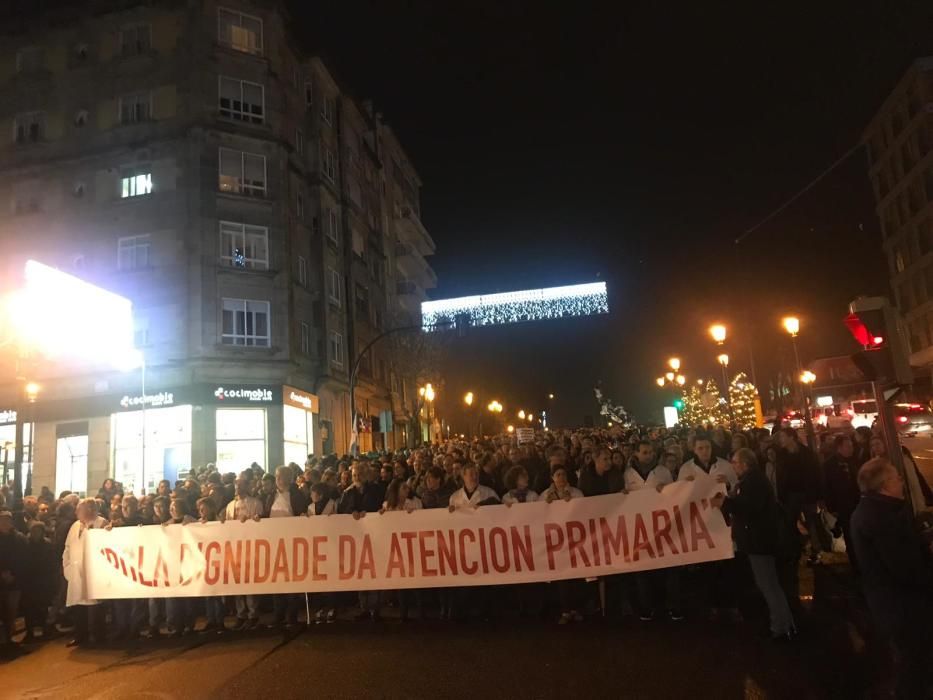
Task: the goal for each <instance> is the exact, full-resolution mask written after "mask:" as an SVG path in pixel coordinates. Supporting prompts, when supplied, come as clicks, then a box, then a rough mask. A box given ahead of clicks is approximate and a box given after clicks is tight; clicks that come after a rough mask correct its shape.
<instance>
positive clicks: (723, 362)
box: [716, 353, 735, 430]
mask: <svg viewBox="0 0 933 700" xmlns="http://www.w3.org/2000/svg"><path fill="white" fill-rule="evenodd" d="M716 360H717V361H718V362H719V366H720V367H722V390H723V393H724V394H725V395H726V405H727V406H728V407H729V422H730V423H731V425H732V429H733V430H735V413H734V412H733V410H732V397H731V396H730V395H729V377H728V376H727V375H726V367H728V366H729V356H728V355H727V354H726V353H722V354H721V355H719V356H718V357H717V358H716Z"/></svg>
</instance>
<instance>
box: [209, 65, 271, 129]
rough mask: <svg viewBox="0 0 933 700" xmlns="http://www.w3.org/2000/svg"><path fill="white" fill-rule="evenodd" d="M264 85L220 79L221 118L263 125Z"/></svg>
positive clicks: (232, 79)
mask: <svg viewBox="0 0 933 700" xmlns="http://www.w3.org/2000/svg"><path fill="white" fill-rule="evenodd" d="M264 97H265V95H264V90H263V87H262V85H259V84H257V83H249V82H246V81H245V80H236V79H235V78H225V77H223V76H221V78H220V116H222V117H227V118H228V119H237V120H239V121H242V122H249V123H250V124H262V122H263V120H264V118H265V100H264Z"/></svg>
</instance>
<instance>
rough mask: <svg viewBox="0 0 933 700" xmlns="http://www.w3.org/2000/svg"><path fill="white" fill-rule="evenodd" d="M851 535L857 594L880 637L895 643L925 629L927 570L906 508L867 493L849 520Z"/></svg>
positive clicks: (932, 582) (931, 578) (930, 575)
mask: <svg viewBox="0 0 933 700" xmlns="http://www.w3.org/2000/svg"><path fill="white" fill-rule="evenodd" d="M851 529H852V542H853V544H854V545H855V555H856V559H857V560H858V564H859V570H860V571H861V574H862V589H863V591H864V592H865V599H866V600H867V602H868V607H869V609H870V610H871V613H872V616H873V617H874V619H875V623H876V624H877V625H878V627H879V628H880V630H881V631H882V633H883V634H886V635H889V636H891V637H895V638H899V637H903V636H904V635H905V633H909V630H910V629H911V628H912V627H919V628H920V629H927V625H929V623H930V610H931V602H933V567H931V562H930V554H929V550H928V549H927V547H926V545H925V544H924V542H923V539H922V538H921V537H920V534H919V533H918V532H917V529H916V528H915V527H914V522H913V517H912V514H911V510H910V504H909V502H908V501H905V500H901V499H899V498H892V497H890V496H884V495H882V494H880V493H867V494H865V495H863V496H862V499H861V500H860V501H859V504H858V507H856V509H855V512H854V513H853V514H852V521H851Z"/></svg>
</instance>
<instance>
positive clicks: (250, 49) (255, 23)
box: [217, 8, 262, 56]
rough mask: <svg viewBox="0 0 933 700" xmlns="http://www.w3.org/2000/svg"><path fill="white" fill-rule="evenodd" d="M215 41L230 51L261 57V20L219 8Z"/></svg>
mask: <svg viewBox="0 0 933 700" xmlns="http://www.w3.org/2000/svg"><path fill="white" fill-rule="evenodd" d="M217 40H218V41H219V42H220V43H221V44H223V45H224V46H229V47H230V48H231V49H235V50H237V51H242V52H244V53H252V54H256V55H257V56H261V55H262V20H261V19H259V18H258V17H253V16H252V15H247V14H243V13H242V12H236V11H235V10H228V9H225V8H219V9H218V10H217Z"/></svg>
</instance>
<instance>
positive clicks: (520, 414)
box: [518, 409, 525, 420]
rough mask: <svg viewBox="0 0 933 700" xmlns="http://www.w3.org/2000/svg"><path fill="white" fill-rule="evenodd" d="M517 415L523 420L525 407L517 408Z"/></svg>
mask: <svg viewBox="0 0 933 700" xmlns="http://www.w3.org/2000/svg"><path fill="white" fill-rule="evenodd" d="M518 417H519V419H520V420H525V409H521V410H519V412H518Z"/></svg>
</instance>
